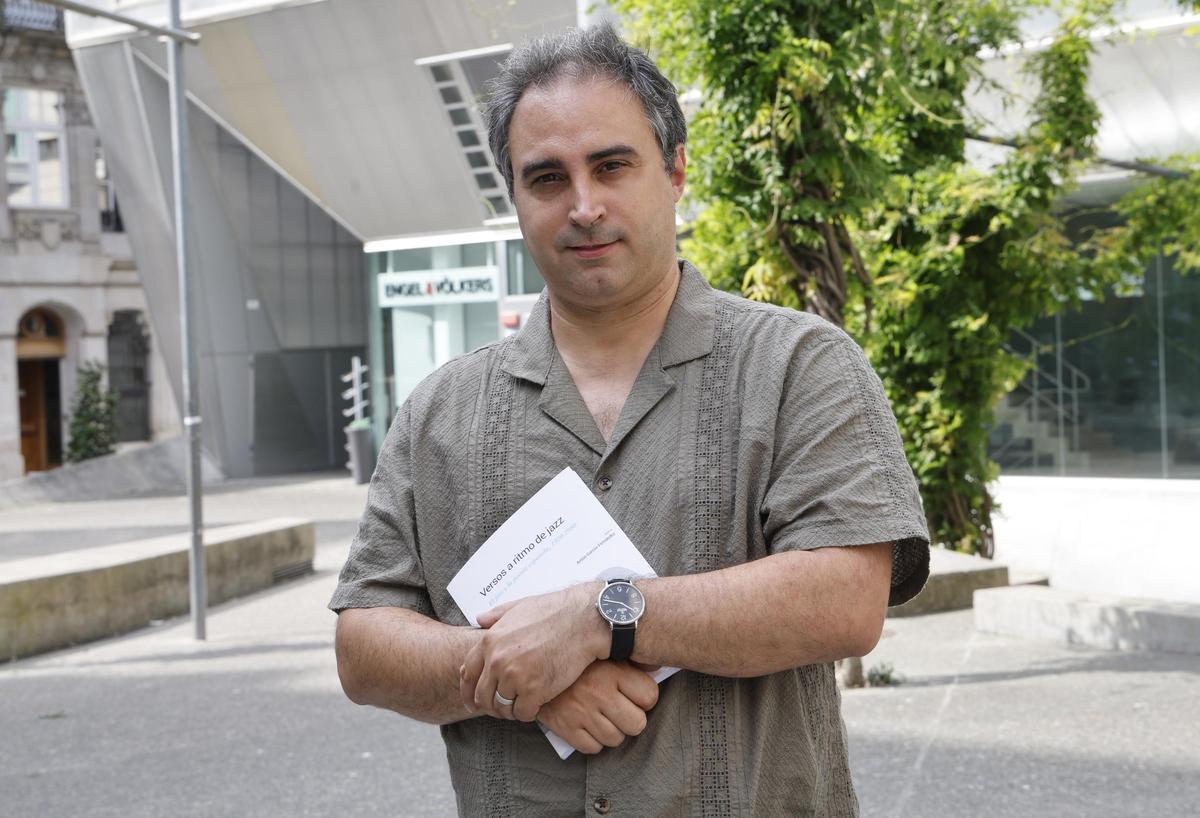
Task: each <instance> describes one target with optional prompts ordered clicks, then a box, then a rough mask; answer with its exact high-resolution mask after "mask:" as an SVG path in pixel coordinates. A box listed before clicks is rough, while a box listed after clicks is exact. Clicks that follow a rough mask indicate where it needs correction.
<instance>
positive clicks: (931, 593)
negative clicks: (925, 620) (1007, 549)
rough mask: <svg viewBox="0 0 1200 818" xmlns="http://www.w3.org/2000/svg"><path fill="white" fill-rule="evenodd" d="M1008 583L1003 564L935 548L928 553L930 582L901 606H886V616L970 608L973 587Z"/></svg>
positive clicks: (1006, 569)
mask: <svg viewBox="0 0 1200 818" xmlns="http://www.w3.org/2000/svg"><path fill="white" fill-rule="evenodd" d="M1008 583H1009V578H1008V566H1006V565H1001V564H999V563H996V562H993V561H992V560H985V559H983V558H982V557H975V556H971V555H969V554H960V553H958V552H957V551H948V550H946V549H945V548H937V547H935V548H933V549H931V550H930V554H929V581H928V582H927V583H925V587H924V588H923V589H922V590H921V593H919V594H917V595H916V596H915V597H913V598H912V599H910V600H909V601H908V602H905V603H904V604H903V605H898V606H896V607H895V608H888V616H919V615H921V614H928V613H939V612H941V611H958V610H962V609H963V608H970V607H971V601H972V595H973V594H974V593H975V591H976V590H978V589H980V588H996V587H1002V586H1006V585H1008Z"/></svg>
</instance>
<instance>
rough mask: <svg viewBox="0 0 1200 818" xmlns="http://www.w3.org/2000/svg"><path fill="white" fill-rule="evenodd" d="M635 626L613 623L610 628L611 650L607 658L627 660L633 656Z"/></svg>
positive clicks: (620, 660)
mask: <svg viewBox="0 0 1200 818" xmlns="http://www.w3.org/2000/svg"><path fill="white" fill-rule="evenodd" d="M635 633H637V628H635V627H633V626H632V625H625V626H620V625H614V626H613V629H612V650H611V651H609V654H608V658H609V659H613V660H614V661H617V662H627V661H629V657H630V656H633V636H634V634H635Z"/></svg>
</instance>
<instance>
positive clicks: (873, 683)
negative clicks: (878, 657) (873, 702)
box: [867, 662, 904, 687]
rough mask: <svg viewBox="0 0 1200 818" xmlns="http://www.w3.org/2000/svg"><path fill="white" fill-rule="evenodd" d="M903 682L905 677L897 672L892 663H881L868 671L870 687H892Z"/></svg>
mask: <svg viewBox="0 0 1200 818" xmlns="http://www.w3.org/2000/svg"><path fill="white" fill-rule="evenodd" d="M903 682H904V677H903V676H901V675H900V674H899V673H897V672H896V668H895V667H894V666H893V665H892V663H891V662H880V663H879V664H877V665H872V666H871V669H870V670H868V671H867V684H868V685H869V686H870V687H891V686H893V685H898V684H901V683H903Z"/></svg>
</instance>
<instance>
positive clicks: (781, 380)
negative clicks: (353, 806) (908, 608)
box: [330, 262, 929, 818]
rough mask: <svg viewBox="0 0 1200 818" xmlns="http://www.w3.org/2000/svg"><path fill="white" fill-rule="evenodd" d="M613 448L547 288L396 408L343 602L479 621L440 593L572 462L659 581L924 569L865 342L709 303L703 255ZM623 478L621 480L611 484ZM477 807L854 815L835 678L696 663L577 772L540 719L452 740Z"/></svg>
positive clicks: (904, 593) (798, 318) (907, 483)
mask: <svg viewBox="0 0 1200 818" xmlns="http://www.w3.org/2000/svg"><path fill="white" fill-rule="evenodd" d="M681 268H682V277H681V281H680V285H679V290H678V293H677V294H676V297H675V303H674V304H673V305H672V307H671V311H670V314H669V316H668V318H667V323H666V326H665V328H664V330H663V334H662V336H661V338H660V339H659V341H658V343H657V344H656V346H655V347H654V349H653V350H652V351H651V352H650V354H649V356H648V357H647V360H646V362H645V365H644V366H643V367H642V370H641V372H640V374H639V375H638V377H637V381H636V382H635V384H634V386H633V390H632V392H631V394H630V395H629V398H628V399H627V401H626V404H625V406H624V408H623V409H622V412H621V416H620V419H619V420H618V421H617V425H616V428H615V429H614V430H613V434H612V437H611V440H610V441H609V442H608V443H607V444H606V443H605V441H604V438H603V437H602V436H601V434H600V432H599V430H598V429H597V427H596V425H595V423H594V421H593V420H592V417H591V415H590V414H589V413H588V410H587V407H586V406H585V405H584V402H583V400H582V398H581V397H580V396H579V392H578V390H577V389H576V388H575V385H574V383H573V381H572V380H571V376H570V374H569V372H568V370H567V368H566V366H565V364H564V363H563V362H562V360H561V359H560V358H559V356H558V354H557V352H556V350H555V347H554V341H553V336H552V335H551V332H550V320H549V310H548V305H547V303H546V298H545V295H543V297H542V299H541V301H539V302H538V304H537V306H536V307H535V308H534V310H533V312H532V314H531V315H530V318H529V321H528V322H527V324H526V326H525V327H524V328H523V329H522V330H521V332H519V333H518V334H517V335H515V336H512V337H509V338H506V339H504V340H503V341H500V342H497V343H495V344H492V345H490V346H488V347H485V348H483V349H480V350H478V351H476V352H473V353H471V354H469V355H464V356H462V357H460V358H457V359H455V360H454V361H451V362H450V363H448V364H447V365H446V366H444V367H442V368H441V369H439V370H438V371H437V372H435V373H434V374H433V375H431V376H430V377H429V378H427V379H426V380H425V381H424V382H423V383H422V384H421V385H420V386H418V387H417V389H416V390H415V391H414V392H413V394H412V396H411V397H410V398H409V400H408V401H407V402H406V403H405V405H404V406H403V407H402V408H401V409H400V411H399V413H398V414H397V416H396V419H395V422H394V423H393V425H392V428H391V429H390V431H389V432H388V435H387V439H386V441H385V442H384V445H383V450H382V452H381V454H380V458H379V465H378V468H377V469H376V471H375V476H374V478H373V480H372V481H371V487H370V492H369V494H368V499H367V508H366V511H365V512H364V514H363V518H362V522H361V523H360V526H359V530H358V534H357V536H356V537H355V539H354V543H353V545H352V547H351V551H350V557H349V559H348V560H347V562H346V566H345V568H344V569H343V570H342V573H341V577H340V581H339V583H338V587H337V590H336V591H335V593H334V595H333V599H332V601H331V602H330V607H331V608H333V609H335V610H340V609H343V608H353V607H376V606H401V607H405V608H412V609H416V610H418V611H421V612H423V613H425V614H427V615H430V616H433V617H436V618H437V619H439V620H441V621H442V622H446V623H448V624H451V625H464V624H465V619H464V618H463V616H462V614H461V613H460V612H459V610H458V608H457V606H455V604H454V602H453V600H452V599H451V598H450V596H449V594H448V593H447V592H446V585H447V583H448V582H449V581H450V579H451V578H452V577H453V576H454V574H455V573H456V572H457V571H458V569H459V568H460V567H461V566H462V564H463V563H464V562H465V561H466V560H467V559H468V558H469V556H470V555H471V554H472V553H473V552H474V550H475V549H476V548H477V547H478V546H479V545H480V544H481V543H482V542H483V541H484V540H485V539H487V537H488V536H489V535H490V534H491V533H492V532H493V531H494V530H495V529H496V528H497V527H499V525H500V524H501V523H502V522H503V521H504V520H505V519H506V518H507V517H508V515H510V514H511V513H512V512H513V511H515V510H516V509H517V508H518V507H519V506H520V505H521V504H522V503H524V502H525V500H527V499H528V498H529V497H530V496H531V495H532V494H533V493H534V492H536V491H537V490H538V489H539V488H541V487H542V486H543V485H544V484H545V483H546V482H547V481H549V480H550V479H551V478H552V477H553V476H554V475H556V474H557V473H558V472H559V471H560V470H562V469H563V468H564V467H566V466H570V467H572V468H573V469H574V470H575V471H576V472H577V473H578V474H579V475H580V477H582V478H583V479H584V481H585V482H587V483H589V484H590V485H592V486H593V489H594V491H595V492H596V496H597V497H598V498H599V499H600V501H601V502H602V503H603V504H604V505H605V506H606V507H607V509H608V511H609V512H610V513H611V514H612V516H613V518H614V519H615V520H616V521H617V522H618V523H619V524H620V525H621V527H622V528H623V529H624V531H625V532H626V533H627V534H628V535H629V537H630V538H631V539H632V540H633V542H634V543H635V544H637V545H638V547H639V548H640V549H641V550H642V553H643V554H644V555H645V556H646V559H647V560H648V561H649V563H650V564H651V565H652V566H653V567H654V569H655V571H657V572H658V574H659V575H660V576H668V575H681V574H688V573H695V572H699V571H711V570H714V569H719V568H723V567H726V566H730V565H735V564H738V563H742V562H746V561H748V560H753V559H759V558H761V557H765V556H767V555H769V554H773V553H777V552H780V551H786V550H792V549H812V548H821V547H825V546H853V545H862V544H867V543H875V542H885V541H894V542H895V543H896V545H895V547H894V550H893V559H892V591H891V600H890V603H891V604H893V605H895V604H899V603H901V602H904V601H905V600H907V599H910V598H911V597H912V596H914V595H915V594H916V593H917V591H919V590H920V588H921V586H922V585H923V584H924V582H925V579H926V578H927V576H928V573H929V551H928V534H927V532H926V528H925V521H924V515H923V513H922V511H921V501H920V497H919V496H918V494H917V486H916V482H915V480H914V478H913V475H912V471H911V469H910V468H909V466H908V464H907V463H906V462H905V459H904V454H903V449H902V448H901V443H900V438H899V435H898V433H897V429H896V423H895V419H894V417H893V416H892V413H891V409H890V407H889V405H888V403H887V399H886V398H885V397H884V394H883V389H882V387H881V385H880V383H879V379H878V378H877V377H876V376H875V374H874V372H873V371H872V370H871V368H870V366H869V365H868V363H867V361H866V359H865V357H864V356H863V354H862V351H861V350H860V349H859V347H858V346H857V344H855V342H854V341H853V340H851V339H850V338H849V336H847V335H846V334H845V333H843V332H842V331H841V330H839V329H837V328H836V327H834V326H832V325H831V324H829V323H827V322H825V321H823V320H821V319H820V318H817V317H815V316H812V315H808V314H805V313H798V312H795V311H792V310H787V309H781V308H778V307H774V306H770V305H765V304H758V303H754V302H751V301H747V300H745V299H742V298H738V297H736V296H733V295H729V294H727V293H722V292H718V291H714V290H713V289H711V288H710V287H709V285H708V283H707V282H706V281H705V280H704V278H703V277H702V276H701V275H700V273H699V272H698V271H697V270H696V269H695V268H694V267H692V266H691V265H689V264H687V263H686V262H683V263H682V264H681ZM604 478H607V479H604ZM442 735H443V738H444V739H445V742H446V748H447V755H448V757H449V761H450V771H451V777H452V779H453V782H454V787H455V791H456V793H457V798H458V804H459V811H460V813H461V814H463V815H467V816H483V815H487V816H564V815H584V814H593V812H594V805H595V804H596V802H597V799H605V801H604V804H605V805H607V806H608V808H609V813H608V814H610V815H625V816H639V818H645V817H646V816H720V815H731V816H732V815H744V816H750V815H755V816H757V815H789V816H793V815H794V816H799V815H813V816H843V815H856V814H857V812H858V805H857V800H856V797H855V795H854V790H853V787H852V785H851V781H850V773H849V767H848V760H847V754H846V736H845V729H844V726H843V723H842V719H841V712H840V700H839V696H838V690H837V686H836V684H835V681H834V673H833V667H832V665H830V664H820V665H809V666H806V667H801V668H796V669H794V670H788V671H783V672H780V673H774V674H771V675H768V676H762V677H759V678H754V679H726V678H721V677H716V676H708V675H704V674H700V673H693V672H690V671H684V672H682V673H679V674H677V675H676V676H674V677H672V678H670V679H668V680H667V681H666V682H664V683H663V685H662V688H661V691H660V698H659V702H658V705H657V706H656V707H655V708H654V710H652V711H651V713H650V714H649V724H648V726H647V728H646V731H645V732H644V733H643V734H642V735H640V736H637V737H635V738H630V739H627V740H626V741H625V743H624V744H622V745H621V746H620V747H617V748H613V749H605V750H604V751H602V752H601V753H599V754H598V755H595V756H585V755H582V754H579V753H576V754H575V755H573V756H572V757H571V758H569V759H568V760H566V761H560V760H559V758H558V757H557V755H555V753H554V751H553V750H552V749H551V747H550V745H549V743H548V742H547V741H546V739H545V737H544V736H543V735H542V734H541V732H540V731H539V730H538V728H537V727H536V726H535V725H527V724H522V723H520V722H509V721H499V720H496V719H492V718H489V717H482V718H475V719H470V720H467V721H463V722H459V723H457V724H452V725H448V726H445V727H443V728H442Z"/></svg>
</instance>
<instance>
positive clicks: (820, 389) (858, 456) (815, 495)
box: [761, 326, 929, 605]
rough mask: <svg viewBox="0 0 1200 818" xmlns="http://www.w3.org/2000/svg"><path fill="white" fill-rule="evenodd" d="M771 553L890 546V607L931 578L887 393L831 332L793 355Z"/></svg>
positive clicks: (769, 500) (810, 338) (913, 484)
mask: <svg viewBox="0 0 1200 818" xmlns="http://www.w3.org/2000/svg"><path fill="white" fill-rule="evenodd" d="M761 511H762V515H763V516H762V519H763V521H764V522H763V529H764V534H765V536H766V540H767V543H768V548H769V550H770V551H771V553H777V552H782V551H791V550H806V549H813V548H824V547H829V546H853V545H867V544H870V543H877V542H892V543H893V548H892V587H891V593H890V596H889V599H888V604H889V605H899V604H901V603H903V602H907V601H908V600H909V599H911V598H912V597H914V596H916V595H917V592H919V591H920V590H921V588H922V587H923V586H924V584H925V580H926V579H928V577H929V533H928V530H927V528H926V523H925V514H924V512H923V510H922V508H921V497H920V494H919V493H918V491H917V481H916V478H915V477H914V476H913V472H912V469H911V468H910V467H909V465H908V461H907V460H906V459H905V456H904V447H903V444H902V443H901V441H900V433H899V430H898V429H897V427H896V419H895V416H894V415H893V414H892V409H891V405H890V404H889V403H888V400H887V396H886V395H885V394H884V391H883V384H882V383H880V381H879V377H878V376H877V375H876V374H875V372H874V370H872V369H871V365H870V364H869V363H868V362H867V359H866V356H865V355H864V354H863V352H862V350H861V349H860V348H859V346H858V344H857V343H855V342H854V340H853V339H851V338H850V337H849V336H848V335H846V334H845V333H844V332H842V331H840V330H837V329H835V328H833V327H831V326H829V327H825V328H823V329H822V330H821V331H818V332H813V333H810V334H807V335H806V336H805V337H804V339H803V340H802V341H801V342H800V343H799V344H797V346H796V347H795V348H794V349H793V350H792V353H791V360H790V361H789V362H788V369H787V374H786V376H785V381H784V385H783V393H782V396H781V400H780V406H779V411H778V414H777V416H776V428H775V441H774V451H773V460H772V465H771V475H770V482H769V484H768V487H767V492H766V495H765V499H764V503H763V507H762V510H761Z"/></svg>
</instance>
